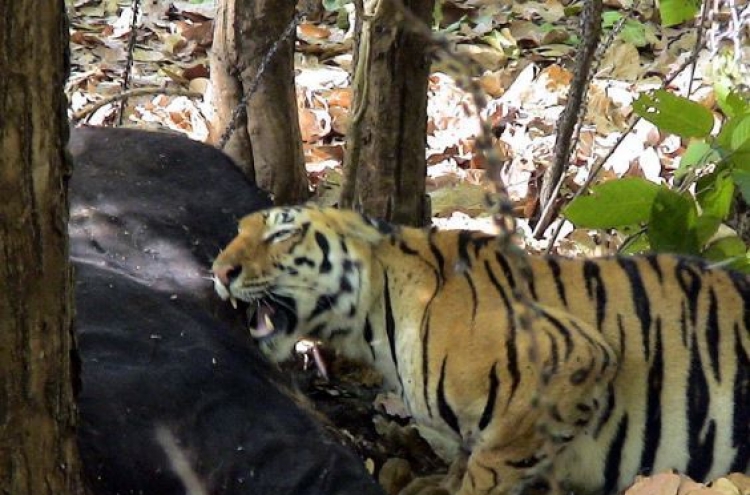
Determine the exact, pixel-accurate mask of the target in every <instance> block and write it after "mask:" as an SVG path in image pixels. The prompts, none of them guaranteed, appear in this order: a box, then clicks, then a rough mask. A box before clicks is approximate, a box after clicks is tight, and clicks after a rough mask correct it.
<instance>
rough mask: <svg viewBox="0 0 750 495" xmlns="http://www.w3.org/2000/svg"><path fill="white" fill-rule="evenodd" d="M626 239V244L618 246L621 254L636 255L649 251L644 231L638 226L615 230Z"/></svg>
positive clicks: (649, 247)
mask: <svg viewBox="0 0 750 495" xmlns="http://www.w3.org/2000/svg"><path fill="white" fill-rule="evenodd" d="M617 230H618V231H619V232H620V234H622V235H623V236H624V237H626V240H627V242H626V243H623V245H622V246H620V251H619V252H620V253H622V254H638V253H645V252H648V251H651V245H650V244H649V243H648V237H647V236H646V231H645V229H643V228H642V227H641V226H640V225H633V226H625V227H620V228H618V229H617Z"/></svg>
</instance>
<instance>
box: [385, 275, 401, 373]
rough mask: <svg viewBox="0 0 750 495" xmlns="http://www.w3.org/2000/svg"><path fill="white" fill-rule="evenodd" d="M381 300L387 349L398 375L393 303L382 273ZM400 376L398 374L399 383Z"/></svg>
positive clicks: (386, 277) (386, 280)
mask: <svg viewBox="0 0 750 495" xmlns="http://www.w3.org/2000/svg"><path fill="white" fill-rule="evenodd" d="M383 290H384V291H385V293H384V294H383V298H384V299H385V334H386V336H387V337H388V347H389V348H390V349H391V359H393V365H394V366H395V367H396V372H397V373H398V358H397V357H396V322H395V320H394V319H393V303H392V302H391V286H390V284H389V283H388V273H387V272H386V271H383ZM400 380H401V375H400V374H399V381H400Z"/></svg>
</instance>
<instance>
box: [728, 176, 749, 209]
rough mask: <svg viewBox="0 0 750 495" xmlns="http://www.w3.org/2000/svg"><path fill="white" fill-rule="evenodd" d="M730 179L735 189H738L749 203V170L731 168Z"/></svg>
mask: <svg viewBox="0 0 750 495" xmlns="http://www.w3.org/2000/svg"><path fill="white" fill-rule="evenodd" d="M732 179H733V180H734V184H735V185H736V186H737V189H739V190H740V194H742V198H743V199H744V200H745V202H746V203H750V171H747V170H733V171H732Z"/></svg>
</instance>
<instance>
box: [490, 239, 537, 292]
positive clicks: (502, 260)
mask: <svg viewBox="0 0 750 495" xmlns="http://www.w3.org/2000/svg"><path fill="white" fill-rule="evenodd" d="M495 261H497V264H498V265H500V269H501V270H502V271H503V276H504V277H505V280H507V282H508V287H510V288H511V289H515V287H516V279H515V278H514V277H513V270H512V269H511V268H510V264H509V263H508V259H507V258H506V257H505V256H503V255H502V253H500V252H499V251H496V252H495ZM529 289H530V291H531V293H532V296H533V297H534V298H536V294H535V293H534V284H533V282H532V281H531V279H529Z"/></svg>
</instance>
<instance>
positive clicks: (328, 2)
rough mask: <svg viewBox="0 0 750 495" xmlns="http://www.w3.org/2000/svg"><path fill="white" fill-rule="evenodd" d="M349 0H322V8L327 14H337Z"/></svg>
mask: <svg viewBox="0 0 750 495" xmlns="http://www.w3.org/2000/svg"><path fill="white" fill-rule="evenodd" d="M350 1H351V0H323V8H325V9H326V10H327V11H328V12H337V11H339V10H341V9H343V8H344V5H346V4H347V3H349V2H350Z"/></svg>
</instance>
